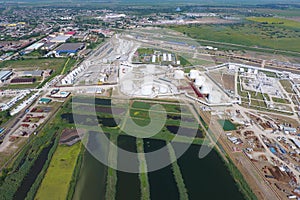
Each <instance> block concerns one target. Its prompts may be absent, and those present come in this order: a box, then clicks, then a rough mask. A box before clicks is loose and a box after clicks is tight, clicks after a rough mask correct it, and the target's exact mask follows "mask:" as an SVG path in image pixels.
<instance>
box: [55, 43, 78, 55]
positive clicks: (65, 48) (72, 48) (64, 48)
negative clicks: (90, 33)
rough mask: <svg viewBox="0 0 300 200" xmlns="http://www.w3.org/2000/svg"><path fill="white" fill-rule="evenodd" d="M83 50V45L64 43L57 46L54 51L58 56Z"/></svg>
mask: <svg viewBox="0 0 300 200" xmlns="http://www.w3.org/2000/svg"><path fill="white" fill-rule="evenodd" d="M83 48H84V44H83V43H65V44H62V45H61V46H59V47H58V48H57V49H56V50H55V51H56V53H58V54H62V53H67V54H70V53H77V52H78V51H79V50H81V49H83Z"/></svg>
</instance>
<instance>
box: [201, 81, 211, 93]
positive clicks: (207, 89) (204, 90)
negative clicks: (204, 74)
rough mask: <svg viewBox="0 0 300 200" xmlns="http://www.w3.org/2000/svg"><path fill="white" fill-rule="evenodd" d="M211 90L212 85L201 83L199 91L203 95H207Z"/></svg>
mask: <svg viewBox="0 0 300 200" xmlns="http://www.w3.org/2000/svg"><path fill="white" fill-rule="evenodd" d="M211 90H212V86H211V85H210V84H209V83H205V84H203V85H202V87H201V89H200V93H201V94H204V95H208V94H210V93H211Z"/></svg>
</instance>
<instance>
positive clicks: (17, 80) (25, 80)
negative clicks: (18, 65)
mask: <svg viewBox="0 0 300 200" xmlns="http://www.w3.org/2000/svg"><path fill="white" fill-rule="evenodd" d="M34 82H35V78H14V79H12V80H11V81H10V83H11V84H33V83H34Z"/></svg>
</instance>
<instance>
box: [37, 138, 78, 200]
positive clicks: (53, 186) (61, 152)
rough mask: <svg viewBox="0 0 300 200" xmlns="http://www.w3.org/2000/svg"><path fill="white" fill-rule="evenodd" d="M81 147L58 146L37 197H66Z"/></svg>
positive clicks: (44, 198) (76, 145)
mask: <svg viewBox="0 0 300 200" xmlns="http://www.w3.org/2000/svg"><path fill="white" fill-rule="evenodd" d="M81 147H82V145H81V143H77V144H75V145H73V146H71V147H69V146H58V148H57V150H56V151H55V153H54V155H53V157H52V160H51V162H50V165H49V168H48V169H47V172H46V175H45V178H44V179H43V181H42V184H41V185H40V187H39V190H38V192H37V195H36V197H35V199H43V200H47V199H66V197H67V195H68V191H69V185H70V182H71V180H72V175H73V171H74V168H75V166H76V161H77V157H78V155H79V153H80V151H81ZM49 194H51V195H49Z"/></svg>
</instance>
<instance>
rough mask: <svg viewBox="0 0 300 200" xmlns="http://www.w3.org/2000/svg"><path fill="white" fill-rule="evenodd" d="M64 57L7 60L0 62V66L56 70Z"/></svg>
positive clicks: (60, 66)
mask: <svg viewBox="0 0 300 200" xmlns="http://www.w3.org/2000/svg"><path fill="white" fill-rule="evenodd" d="M65 62H66V59H65V58H43V59H25V60H9V61H4V62H0V68H8V69H18V68H19V69H21V68H22V69H29V70H35V69H40V70H45V69H53V70H58V69H59V68H62V67H63V66H64V63H65Z"/></svg>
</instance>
